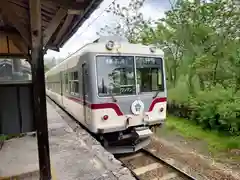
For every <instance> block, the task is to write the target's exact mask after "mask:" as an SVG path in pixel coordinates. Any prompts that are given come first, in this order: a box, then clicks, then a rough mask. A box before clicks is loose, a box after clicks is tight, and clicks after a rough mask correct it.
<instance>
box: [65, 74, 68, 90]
mask: <svg viewBox="0 0 240 180" xmlns="http://www.w3.org/2000/svg"><path fill="white" fill-rule="evenodd" d="M64 84H65V91H66V92H68V73H67V72H66V73H65V74H64Z"/></svg>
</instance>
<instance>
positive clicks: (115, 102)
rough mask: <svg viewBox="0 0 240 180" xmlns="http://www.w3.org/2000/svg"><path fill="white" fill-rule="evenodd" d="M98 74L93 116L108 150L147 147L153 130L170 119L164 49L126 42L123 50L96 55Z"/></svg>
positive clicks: (120, 151) (125, 151) (131, 150)
mask: <svg viewBox="0 0 240 180" xmlns="http://www.w3.org/2000/svg"><path fill="white" fill-rule="evenodd" d="M130 52H134V54H133V53H130ZM96 73H97V74H96V75H97V87H98V88H97V101H98V105H96V107H95V108H94V107H93V109H94V110H93V116H94V117H93V119H95V122H96V124H97V127H96V128H97V132H98V133H99V134H101V136H100V137H101V140H102V142H103V143H104V145H105V147H106V149H108V150H109V151H110V152H112V153H114V154H118V153H127V152H134V151H137V150H139V149H141V148H143V147H145V146H147V145H148V144H149V142H150V136H151V135H152V133H153V132H152V129H154V127H158V126H161V124H163V123H164V120H165V118H166V106H167V103H166V97H167V96H166V88H165V84H166V83H165V70H164V61H163V53H162V51H157V50H156V49H151V48H150V47H146V46H142V45H133V44H125V48H122V50H121V53H118V54H114V53H112V52H111V53H110V54H109V53H104V54H98V55H96ZM97 106H99V107H100V106H101V108H98V107H97Z"/></svg>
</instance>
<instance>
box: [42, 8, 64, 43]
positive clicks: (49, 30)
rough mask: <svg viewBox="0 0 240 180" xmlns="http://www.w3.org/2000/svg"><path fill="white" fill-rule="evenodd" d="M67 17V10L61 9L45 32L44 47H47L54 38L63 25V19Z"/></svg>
mask: <svg viewBox="0 0 240 180" xmlns="http://www.w3.org/2000/svg"><path fill="white" fill-rule="evenodd" d="M66 15H67V10H65V9H62V8H60V9H59V10H58V12H57V13H56V15H55V16H54V18H53V19H52V20H51V22H50V23H49V25H48V27H47V29H46V30H45V31H44V39H43V46H45V45H46V44H47V43H48V42H49V40H50V38H51V37H52V35H53V33H54V32H55V31H56V29H57V28H58V26H59V24H60V23H61V21H62V19H63V18H64V17H65V16H66Z"/></svg>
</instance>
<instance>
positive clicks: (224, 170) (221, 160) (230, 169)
mask: <svg viewBox="0 0 240 180" xmlns="http://www.w3.org/2000/svg"><path fill="white" fill-rule="evenodd" d="M147 149H148V150H151V151H152V152H153V153H154V154H155V155H157V156H160V157H161V158H164V159H165V160H166V161H168V162H170V163H171V164H173V165H175V166H177V167H178V168H181V169H183V170H184V171H186V172H188V173H189V174H190V175H192V176H193V177H195V178H196V179H199V180H205V179H211V180H237V179H238V180H240V161H239V158H229V157H233V156H232V154H231V156H229V157H228V156H227V154H218V155H217V156H216V154H214V155H213V154H211V153H210V152H209V151H208V145H207V143H205V142H203V141H201V140H197V139H186V138H184V137H182V136H181V135H180V134H178V133H177V132H173V131H170V132H168V130H167V129H166V128H163V129H161V131H159V130H158V131H157V133H156V135H155V136H154V137H153V138H152V143H151V144H150V145H149V147H148V148H147ZM236 156H237V154H236ZM238 157H239V156H238Z"/></svg>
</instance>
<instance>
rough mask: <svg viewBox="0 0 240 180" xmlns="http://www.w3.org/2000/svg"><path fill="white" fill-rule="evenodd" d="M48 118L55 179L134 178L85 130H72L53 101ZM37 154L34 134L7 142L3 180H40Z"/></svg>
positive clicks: (1, 156)
mask: <svg viewBox="0 0 240 180" xmlns="http://www.w3.org/2000/svg"><path fill="white" fill-rule="evenodd" d="M47 116H48V129H49V145H50V159H51V171H52V179H53V180H56V179H57V180H78V179H83V180H88V179H89V180H93V179H94V180H103V179H104V180H107V179H109V180H110V179H111V180H112V179H113V180H114V179H120V180H121V179H122V180H126V179H127V180H131V179H135V178H134V177H133V176H132V174H131V172H130V171H129V170H128V169H127V168H125V167H123V166H122V164H121V162H119V161H118V160H116V159H115V158H114V156H113V155H112V154H110V153H109V152H107V151H106V150H105V149H104V148H103V147H102V146H101V145H100V144H99V143H98V142H97V141H96V140H95V139H94V138H93V137H91V135H90V134H88V133H87V132H86V131H85V130H84V129H82V128H81V127H79V126H78V127H77V129H78V130H75V129H73V128H71V127H70V126H69V123H68V122H67V121H66V120H65V117H63V116H62V115H61V114H60V113H59V111H58V110H57V107H56V106H54V104H53V103H51V102H48V103H47ZM37 151H38V149H37V138H36V137H34V136H32V135H26V136H24V137H21V138H16V139H12V140H8V141H6V142H5V143H4V145H3V147H2V149H1V150H0V179H1V180H3V179H11V178H10V177H19V178H17V179H32V180H33V179H39V170H38V169H39V165H38V153H37Z"/></svg>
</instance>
